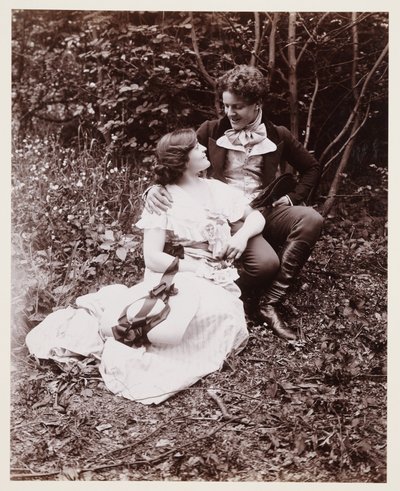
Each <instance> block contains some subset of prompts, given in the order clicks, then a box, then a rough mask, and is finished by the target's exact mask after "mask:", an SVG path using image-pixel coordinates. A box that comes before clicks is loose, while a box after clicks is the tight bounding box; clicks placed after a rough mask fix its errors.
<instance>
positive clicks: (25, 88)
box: [13, 11, 388, 173]
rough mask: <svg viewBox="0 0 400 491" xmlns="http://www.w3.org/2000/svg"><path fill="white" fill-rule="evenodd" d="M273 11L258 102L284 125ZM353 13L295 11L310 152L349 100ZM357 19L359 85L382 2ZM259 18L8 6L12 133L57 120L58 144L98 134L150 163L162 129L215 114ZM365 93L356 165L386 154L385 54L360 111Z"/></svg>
mask: <svg viewBox="0 0 400 491" xmlns="http://www.w3.org/2000/svg"><path fill="white" fill-rule="evenodd" d="M271 15H272V14H265V13H261V14H259V16H260V22H261V23H262V26H260V31H261V33H260V37H261V40H260V43H259V48H258V49H257V54H256V58H255V64H256V65H257V66H258V68H260V69H261V70H262V71H263V72H264V73H265V75H266V76H267V77H268V78H269V81H270V93H269V97H268V99H267V100H266V101H265V110H266V111H267V112H268V114H269V116H270V117H271V119H272V120H273V121H274V122H276V123H277V124H283V125H286V126H289V127H290V109H289V105H288V100H289V90H290V88H289V85H288V72H289V71H290V67H289V66H288V54H287V49H288V14H285V13H282V14H280V17H279V19H278V21H277V22H278V23H277V32H276V37H275V38H274V43H275V51H276V55H275V57H274V66H273V68H272V69H271V54H270V53H269V48H270V46H271V43H272V34H271V29H272V27H271V25H272V19H271ZM350 15H351V14H350V13H327V14H326V15H325V16H324V17H323V18H322V20H321V13H319V14H315V13H301V14H298V16H297V18H296V21H295V27H296V38H295V45H296V49H297V54H299V52H301V51H303V49H304V52H303V54H302V55H301V59H300V60H299V62H298V64H297V67H296V75H297V86H298V89H297V90H298V103H297V108H296V109H297V110H298V120H299V122H298V126H299V128H300V135H299V137H300V139H301V140H304V132H305V128H306V122H307V115H308V110H309V107H310V102H311V97H312V94H313V90H314V87H315V81H316V77H318V83H319V87H318V93H317V96H316V98H315V104H314V108H313V114H312V125H311V136H310V143H309V148H310V149H311V150H314V151H315V154H316V156H317V157H318V156H320V155H321V153H322V152H323V150H324V149H325V148H326V146H327V145H328V143H329V142H331V141H332V140H333V138H334V137H335V136H336V135H337V134H338V133H339V132H340V130H341V129H342V128H343V126H344V123H345V121H346V119H347V118H348V115H349V114H350V113H351V110H352V108H353V106H354V100H353V87H352V80H351V70H352V61H353V59H354V56H353V47H354V46H353V44H354V43H353V40H352V31H351V26H352V22H351V17H350ZM356 25H357V28H358V50H359V55H358V57H357V74H356V76H357V83H358V85H359V87H360V86H361V84H362V81H363V79H365V77H366V74H367V73H368V70H369V69H370V68H371V67H372V65H373V64H374V62H375V60H376V58H377V57H378V55H379V53H380V52H381V51H382V49H383V48H384V46H385V44H386V42H387V35H388V32H387V30H388V18H387V14H385V13H376V12H375V13H367V14H360V15H359V17H358V19H357V21H356ZM255 29H256V26H255V17H254V13H253V12H248V13H245V12H242V13H231V12H212V13H209V12H208V13H207V12H205V13H201V12H195V13H194V14H190V13H188V12H90V11H89V12H87V11H85V12H83V11H15V12H14V15H13V112H14V114H15V115H16V117H17V118H16V119H17V120H18V127H17V128H16V133H15V134H16V135H18V136H19V137H24V136H25V135H26V134H27V132H29V134H39V135H43V134H44V133H46V134H47V133H48V132H52V133H53V132H55V133H57V134H60V135H61V140H62V142H63V143H64V144H65V145H75V144H76V140H77V139H78V140H79V139H85V138H89V139H94V140H95V141H96V142H98V143H99V144H100V145H102V147H103V148H104V149H106V150H107V151H108V152H110V154H111V155H113V157H114V158H118V157H122V156H129V158H130V162H138V165H143V166H146V165H148V162H149V160H148V159H147V157H148V156H149V155H150V154H151V150H152V149H153V147H154V142H155V141H156V140H157V139H158V138H159V136H160V135H161V134H163V133H164V132H166V131H169V130H171V129H173V128H176V127H186V126H194V127H197V126H198V125H199V124H200V123H201V122H202V121H204V120H205V119H206V118H210V117H215V116H216V108H215V104H214V97H215V94H214V87H213V85H212V83H213V81H214V80H215V78H216V77H218V76H219V75H220V74H221V73H222V72H223V71H225V70H227V69H229V68H231V67H232V66H233V65H235V64H238V63H249V62H250V60H251V55H252V53H254V51H255V50H254V42H255V41H254V36H255ZM314 29H315V32H314ZM193 36H195V37H196V39H195V43H196V44H197V48H196V47H195V45H194V41H193ZM197 49H198V51H199V55H200V58H201V64H202V67H201V66H200V64H199V60H198V58H197V56H196V51H197ZM217 104H218V102H217ZM367 104H369V109H368V111H369V116H368V120H367V122H366V124H365V125H364V127H363V128H362V130H361V133H360V135H358V138H357V144H356V146H355V148H354V152H353V154H352V158H351V169H352V170H353V171H354V172H356V173H357V172H358V173H363V171H364V170H365V166H366V165H368V163H371V161H374V163H376V162H377V161H379V163H380V164H382V165H383V164H384V162H385V161H386V146H387V66H386V64H385V63H383V64H381V65H380V66H379V67H378V69H377V71H376V73H374V77H373V80H372V81H371V83H370V85H369V88H368V94H367V97H365V100H364V101H363V105H362V106H361V108H360V109H359V111H360V113H363V111H364V110H366V109H365V108H366V105H367Z"/></svg>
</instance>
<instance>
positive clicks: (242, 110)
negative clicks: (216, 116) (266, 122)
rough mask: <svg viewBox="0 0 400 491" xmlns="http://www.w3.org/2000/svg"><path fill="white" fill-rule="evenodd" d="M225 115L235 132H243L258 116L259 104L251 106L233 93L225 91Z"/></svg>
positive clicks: (223, 98)
mask: <svg viewBox="0 0 400 491" xmlns="http://www.w3.org/2000/svg"><path fill="white" fill-rule="evenodd" d="M222 102H223V104H224V110H225V114H226V115H227V116H228V118H229V121H230V123H231V125H232V128H233V129H234V130H242V129H243V128H244V127H245V126H247V125H248V124H250V123H252V122H253V121H254V120H255V119H256V117H257V114H258V104H249V103H248V102H246V101H245V100H244V99H243V98H242V97H239V96H238V95H236V94H233V93H232V92H229V91H225V92H224V93H223V94H222Z"/></svg>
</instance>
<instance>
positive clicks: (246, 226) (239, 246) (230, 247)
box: [222, 206, 265, 260]
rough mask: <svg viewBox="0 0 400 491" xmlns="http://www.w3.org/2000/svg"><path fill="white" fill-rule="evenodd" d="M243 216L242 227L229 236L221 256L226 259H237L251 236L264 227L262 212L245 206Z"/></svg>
mask: <svg viewBox="0 0 400 491" xmlns="http://www.w3.org/2000/svg"><path fill="white" fill-rule="evenodd" d="M243 218H245V220H244V223H243V225H242V227H241V228H240V229H239V230H238V231H237V232H236V233H235V234H234V235H232V237H231V238H230V240H229V242H228V244H227V247H226V249H225V251H223V256H222V257H225V258H226V259H232V260H234V259H239V257H240V256H241V255H242V254H243V252H244V250H245V249H246V247H247V242H248V241H249V239H250V238H251V237H254V236H255V235H257V234H260V233H261V232H262V231H263V229H264V227H265V218H264V217H263V216H262V214H261V213H260V212H259V211H257V210H253V209H252V208H251V207H250V206H247V207H246V209H245V212H244V214H243Z"/></svg>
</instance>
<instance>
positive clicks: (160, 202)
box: [144, 186, 172, 215]
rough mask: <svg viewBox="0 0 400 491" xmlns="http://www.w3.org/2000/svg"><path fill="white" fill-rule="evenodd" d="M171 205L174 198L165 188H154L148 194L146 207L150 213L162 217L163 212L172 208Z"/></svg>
mask: <svg viewBox="0 0 400 491" xmlns="http://www.w3.org/2000/svg"><path fill="white" fill-rule="evenodd" d="M171 204H172V196H171V195H170V194H169V192H168V191H167V190H166V189H165V187H164V186H153V187H151V188H150V189H149V191H148V193H147V196H146V201H145V204H144V206H145V208H146V210H147V211H148V212H150V213H156V214H157V215H161V213H162V212H163V211H167V210H168V208H170V207H171Z"/></svg>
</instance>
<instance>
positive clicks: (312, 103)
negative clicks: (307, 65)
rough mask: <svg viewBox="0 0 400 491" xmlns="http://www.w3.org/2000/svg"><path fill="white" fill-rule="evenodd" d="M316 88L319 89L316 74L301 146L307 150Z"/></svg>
mask: <svg viewBox="0 0 400 491" xmlns="http://www.w3.org/2000/svg"><path fill="white" fill-rule="evenodd" d="M318 87H319V80H318V74H315V85H314V92H313V95H312V97H311V102H310V106H309V108H308V114H307V124H306V134H305V137H304V144H303V145H304V148H307V146H308V140H309V139H310V129H311V118H312V112H313V109H314V104H315V99H316V97H317V93H318Z"/></svg>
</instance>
